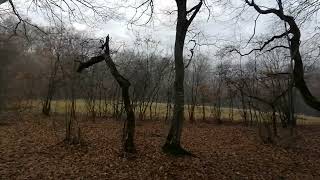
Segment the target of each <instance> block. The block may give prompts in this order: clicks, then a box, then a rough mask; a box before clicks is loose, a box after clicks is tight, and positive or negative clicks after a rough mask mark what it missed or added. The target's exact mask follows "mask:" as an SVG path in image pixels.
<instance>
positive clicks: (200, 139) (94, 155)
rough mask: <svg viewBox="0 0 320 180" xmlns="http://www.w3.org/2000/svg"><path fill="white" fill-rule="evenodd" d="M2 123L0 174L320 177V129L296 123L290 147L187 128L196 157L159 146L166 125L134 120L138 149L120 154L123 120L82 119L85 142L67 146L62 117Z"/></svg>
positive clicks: (252, 136) (226, 129)
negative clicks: (296, 132)
mask: <svg viewBox="0 0 320 180" xmlns="http://www.w3.org/2000/svg"><path fill="white" fill-rule="evenodd" d="M4 123H5V124H6V125H5V126H3V125H1V126H0V179H290V180H291V179H320V127H318V126H309V127H301V128H299V134H300V136H299V137H300V138H299V139H298V141H297V142H296V147H295V148H293V149H284V148H280V147H278V146H272V145H268V144H262V143H261V142H260V141H258V140H257V135H256V134H257V133H256V130H255V129H253V128H248V127H243V126H239V125H234V126H231V125H215V124H203V123H202V124H196V125H189V124H188V125H185V128H184V133H183V145H184V147H185V148H186V149H188V150H190V151H192V153H194V154H195V155H196V156H197V157H184V158H182V157H172V156H168V155H165V154H164V153H162V151H161V146H162V145H163V142H164V140H165V135H166V130H167V125H165V124H164V123H162V122H161V123H160V122H146V123H141V122H140V123H139V125H138V126H137V128H136V129H137V133H136V146H137V150H138V153H137V155H136V156H135V157H134V158H130V159H126V158H122V157H120V156H119V154H120V153H119V148H120V137H121V136H120V135H121V128H122V123H121V122H117V121H114V120H110V119H103V120H97V121H96V122H85V123H81V127H82V137H83V138H84V140H85V144H84V145H82V146H68V145H65V144H63V143H61V141H62V140H63V135H64V129H63V127H64V123H63V118H60V119H59V118H58V117H54V118H44V117H42V116H36V115H24V116H23V117H22V118H19V119H18V120H16V119H15V118H14V117H12V118H11V119H10V118H8V119H6V121H5V122H4Z"/></svg>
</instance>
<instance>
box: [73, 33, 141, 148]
mask: <svg viewBox="0 0 320 180" xmlns="http://www.w3.org/2000/svg"><path fill="white" fill-rule="evenodd" d="M101 49H102V50H104V53H103V54H101V55H98V56H95V57H92V58H91V59H90V60H89V61H87V62H80V65H79V68H78V70H77V72H81V71H82V70H84V69H86V68H88V67H90V66H92V65H94V64H97V63H99V62H101V61H105V62H106V64H107V66H108V68H109V70H110V72H111V74H112V76H113V77H114V78H115V79H116V81H117V83H118V84H119V86H120V87H121V90H122V100H123V103H124V108H125V111H126V114H127V119H126V121H125V122H124V129H123V138H122V143H123V144H122V145H123V150H124V152H127V153H134V152H136V149H135V145H134V134H135V115H134V112H133V109H132V106H131V102H130V96H129V87H130V82H129V81H128V80H127V79H126V78H125V77H123V76H122V75H121V74H120V73H119V71H118V69H117V67H116V65H115V63H114V62H113V60H112V58H111V55H110V49H109V35H108V36H107V37H106V41H105V42H104V44H103V45H102V46H101Z"/></svg>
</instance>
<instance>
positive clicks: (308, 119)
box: [31, 99, 320, 124]
mask: <svg viewBox="0 0 320 180" xmlns="http://www.w3.org/2000/svg"><path fill="white" fill-rule="evenodd" d="M31 104H32V106H33V107H35V110H36V111H38V110H39V111H40V110H41V108H42V103H41V101H32V102H31ZM69 104H70V102H68V101H66V100H54V101H52V105H51V108H52V112H53V113H58V114H61V113H65V112H66V111H67V108H68V105H69ZM94 106H95V111H96V112H97V113H99V112H100V111H101V112H102V114H103V113H104V112H107V113H109V114H111V113H112V112H113V103H112V102H111V101H110V102H108V104H107V105H106V104H105V102H104V101H102V102H99V101H96V103H95V104H94ZM151 107H152V108H151V111H150V108H149V107H147V108H146V110H145V116H146V117H145V118H147V119H148V118H150V112H151V113H152V117H153V118H154V117H157V118H160V119H161V118H165V116H166V114H167V104H166V103H153V104H152V106H151ZM172 108H173V105H172ZM88 109H89V106H88V103H87V102H86V101H85V100H83V99H78V100H76V112H77V113H82V114H85V113H88ZM171 110H172V109H171ZM135 112H136V116H137V117H138V115H139V112H140V109H139V106H136V109H135ZM194 113H195V119H202V117H203V109H202V106H196V107H195V112H194ZM241 113H242V111H241V110H239V109H236V108H235V109H233V111H232V109H231V108H221V118H222V119H230V118H231V117H232V114H233V120H234V121H240V120H242V117H241ZM185 117H186V118H187V119H188V118H189V112H188V106H187V105H186V106H185ZM205 117H206V118H209V119H212V118H213V117H214V116H213V107H211V106H205ZM297 118H298V120H297V122H298V124H320V117H313V116H306V115H303V114H297Z"/></svg>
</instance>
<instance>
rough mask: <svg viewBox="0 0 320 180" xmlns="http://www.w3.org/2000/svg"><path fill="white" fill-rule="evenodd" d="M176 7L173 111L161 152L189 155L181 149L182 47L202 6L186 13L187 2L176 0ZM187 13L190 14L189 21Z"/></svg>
mask: <svg viewBox="0 0 320 180" xmlns="http://www.w3.org/2000/svg"><path fill="white" fill-rule="evenodd" d="M176 3H177V7H178V17H177V26H176V39H175V46H174V64H175V81H174V109H173V118H172V121H171V127H170V130H169V133H168V136H167V139H166V142H165V144H164V146H163V148H162V149H163V151H164V152H168V153H171V154H183V155H186V154H189V155H190V153H189V152H187V151H186V150H184V149H183V148H182V147H181V144H180V142H181V134H182V125H183V120H184V87H183V85H184V63H183V47H184V41H185V38H186V34H187V30H188V27H189V25H190V24H191V22H192V20H193V19H194V17H195V16H196V14H197V13H198V12H199V10H200V8H201V6H202V0H200V2H199V3H198V5H196V6H194V7H193V8H192V9H191V10H189V11H187V0H176ZM188 13H192V15H191V17H190V18H189V20H188V19H187V15H188Z"/></svg>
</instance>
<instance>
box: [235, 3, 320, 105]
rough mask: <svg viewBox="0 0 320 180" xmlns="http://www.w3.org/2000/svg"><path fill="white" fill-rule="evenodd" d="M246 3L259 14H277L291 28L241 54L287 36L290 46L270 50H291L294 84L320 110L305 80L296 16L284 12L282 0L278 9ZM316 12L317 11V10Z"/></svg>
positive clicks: (263, 47)
mask: <svg viewBox="0 0 320 180" xmlns="http://www.w3.org/2000/svg"><path fill="white" fill-rule="evenodd" d="M245 3H246V4H247V5H248V6H251V7H253V8H254V9H255V10H256V11H257V12H258V13H259V14H273V15H276V16H277V17H278V18H279V19H280V20H282V21H283V22H284V23H285V24H288V25H289V29H288V30H286V31H285V32H283V33H282V34H280V35H276V36H273V37H272V38H270V39H269V40H267V41H265V42H264V44H263V45H262V46H261V47H260V48H256V49H253V50H251V51H250V52H249V53H246V54H241V55H248V54H251V53H252V52H254V51H263V50H265V47H266V46H267V45H269V44H270V43H271V42H273V41H275V40H276V39H281V38H287V39H288V41H289V47H288V46H284V45H280V46H274V47H272V48H271V49H269V50H268V51H270V50H274V49H276V48H287V49H289V50H290V54H291V58H292V59H293V60H294V67H293V79H294V85H295V87H297V89H299V91H300V92H301V94H302V96H303V98H304V101H305V102H306V103H307V104H308V105H309V106H311V107H313V108H315V109H317V110H320V101H319V100H317V99H316V98H315V97H314V96H313V95H312V94H311V92H310V90H309V88H308V87H307V85H306V82H305V80H304V67H303V60H302V57H301V54H300V41H301V40H300V39H301V32H300V28H299V25H298V24H297V22H296V20H295V18H294V17H293V16H291V15H287V14H286V13H285V12H284V7H283V3H282V0H277V4H278V9H275V8H265V7H262V6H259V5H258V4H256V3H255V1H254V0H251V1H249V0H245ZM315 12H316V11H315Z"/></svg>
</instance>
